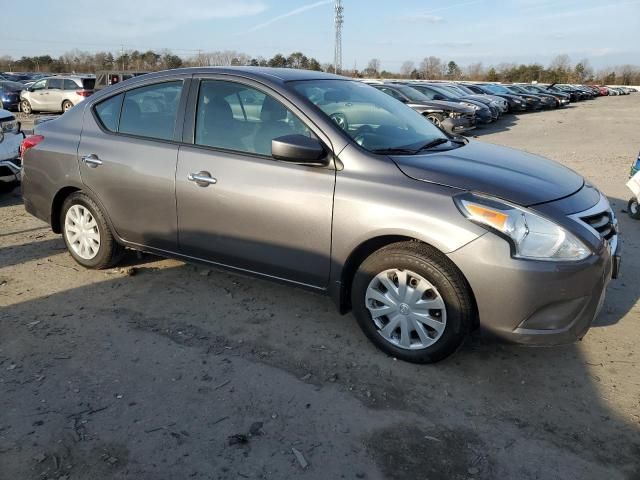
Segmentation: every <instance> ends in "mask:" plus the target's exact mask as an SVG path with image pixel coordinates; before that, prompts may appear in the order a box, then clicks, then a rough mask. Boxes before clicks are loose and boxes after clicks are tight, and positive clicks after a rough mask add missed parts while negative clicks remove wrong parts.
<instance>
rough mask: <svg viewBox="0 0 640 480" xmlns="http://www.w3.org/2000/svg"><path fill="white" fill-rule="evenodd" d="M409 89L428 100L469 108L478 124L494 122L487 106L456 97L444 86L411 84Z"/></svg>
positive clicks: (459, 96)
mask: <svg viewBox="0 0 640 480" xmlns="http://www.w3.org/2000/svg"><path fill="white" fill-rule="evenodd" d="M411 87H412V88H415V89H416V90H418V91H419V92H420V93H422V94H423V95H424V96H425V97H427V98H428V99H429V100H445V101H447V102H453V103H459V104H461V105H465V106H467V107H469V108H473V110H474V111H475V115H476V121H477V122H478V123H491V122H493V121H494V116H493V114H492V112H491V109H490V108H489V107H488V106H487V105H485V104H483V103H481V102H478V101H475V100H469V99H466V98H463V97H462V95H456V94H455V93H453V92H452V91H451V90H448V89H447V88H446V87H444V86H442V87H441V86H439V85H432V84H425V83H415V84H411Z"/></svg>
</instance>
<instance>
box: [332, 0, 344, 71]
mask: <svg viewBox="0 0 640 480" xmlns="http://www.w3.org/2000/svg"><path fill="white" fill-rule="evenodd" d="M335 23H336V45H335V52H334V58H333V65H334V68H335V71H336V73H340V72H341V71H342V24H343V23H344V7H343V6H342V0H336V18H335Z"/></svg>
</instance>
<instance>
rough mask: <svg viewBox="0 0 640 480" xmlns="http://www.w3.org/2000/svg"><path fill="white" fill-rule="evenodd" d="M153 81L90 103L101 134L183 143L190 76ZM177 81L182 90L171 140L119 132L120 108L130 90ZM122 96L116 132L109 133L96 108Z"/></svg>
mask: <svg viewBox="0 0 640 480" xmlns="http://www.w3.org/2000/svg"><path fill="white" fill-rule="evenodd" d="M154 80H155V81H148V82H141V83H137V84H134V85H127V87H126V88H118V89H117V90H116V91H114V92H113V94H112V95H109V96H108V97H106V98H103V99H100V100H99V101H95V102H94V103H92V104H91V105H90V106H89V109H90V110H91V114H92V115H93V119H94V120H95V122H96V124H97V125H98V126H99V128H100V130H101V131H102V132H103V133H106V134H108V135H118V136H123V137H130V138H139V139H141V140H146V141H150V142H164V143H183V142H182V135H183V131H184V119H185V111H186V107H187V101H188V97H189V95H190V94H191V84H192V83H193V82H192V75H189V76H187V75H181V76H177V77H169V78H162V79H154ZM177 81H181V82H182V90H181V92H180V100H179V101H178V109H177V111H176V120H175V124H174V127H173V138H172V139H163V138H152V137H144V136H141V135H133V134H129V133H121V132H120V131H119V130H120V119H121V117H122V106H123V105H124V99H125V96H126V94H127V92H129V91H131V90H135V89H138V88H143V87H149V86H152V85H159V84H162V83H171V82H177ZM120 94H122V100H121V102H120V111H119V112H118V125H117V128H118V131H115V132H113V131H111V130H109V129H107V128H106V127H105V126H104V124H103V123H102V121H101V120H100V117H99V116H98V114H97V112H96V107H97V106H98V105H100V104H101V103H102V102H105V101H107V100H109V99H110V98H113V97H116V96H118V95H120Z"/></svg>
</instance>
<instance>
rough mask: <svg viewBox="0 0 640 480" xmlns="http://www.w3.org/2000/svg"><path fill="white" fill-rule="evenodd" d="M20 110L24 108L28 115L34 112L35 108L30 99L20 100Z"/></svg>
mask: <svg viewBox="0 0 640 480" xmlns="http://www.w3.org/2000/svg"><path fill="white" fill-rule="evenodd" d="M20 110H22V112H23V113H26V114H27V115H29V114H30V113H32V112H33V110H32V109H31V104H30V103H29V101H28V100H22V101H21V102H20Z"/></svg>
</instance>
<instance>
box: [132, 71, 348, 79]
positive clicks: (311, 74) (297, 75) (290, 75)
mask: <svg viewBox="0 0 640 480" xmlns="http://www.w3.org/2000/svg"><path fill="white" fill-rule="evenodd" d="M185 73H186V74H194V75H196V74H206V73H221V74H230V75H240V76H244V77H249V78H254V79H259V78H268V79H269V80H271V81H276V82H291V81H295V80H351V79H350V78H347V77H342V76H340V75H334V74H331V73H325V72H317V71H314V70H300V69H295V68H271V67H190V68H177V69H174V70H163V71H161V72H152V73H148V74H146V75H144V78H145V80H149V79H151V78H154V77H164V76H166V75H169V74H170V75H176V74H178V75H179V74H185ZM137 78H141V77H137Z"/></svg>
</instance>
